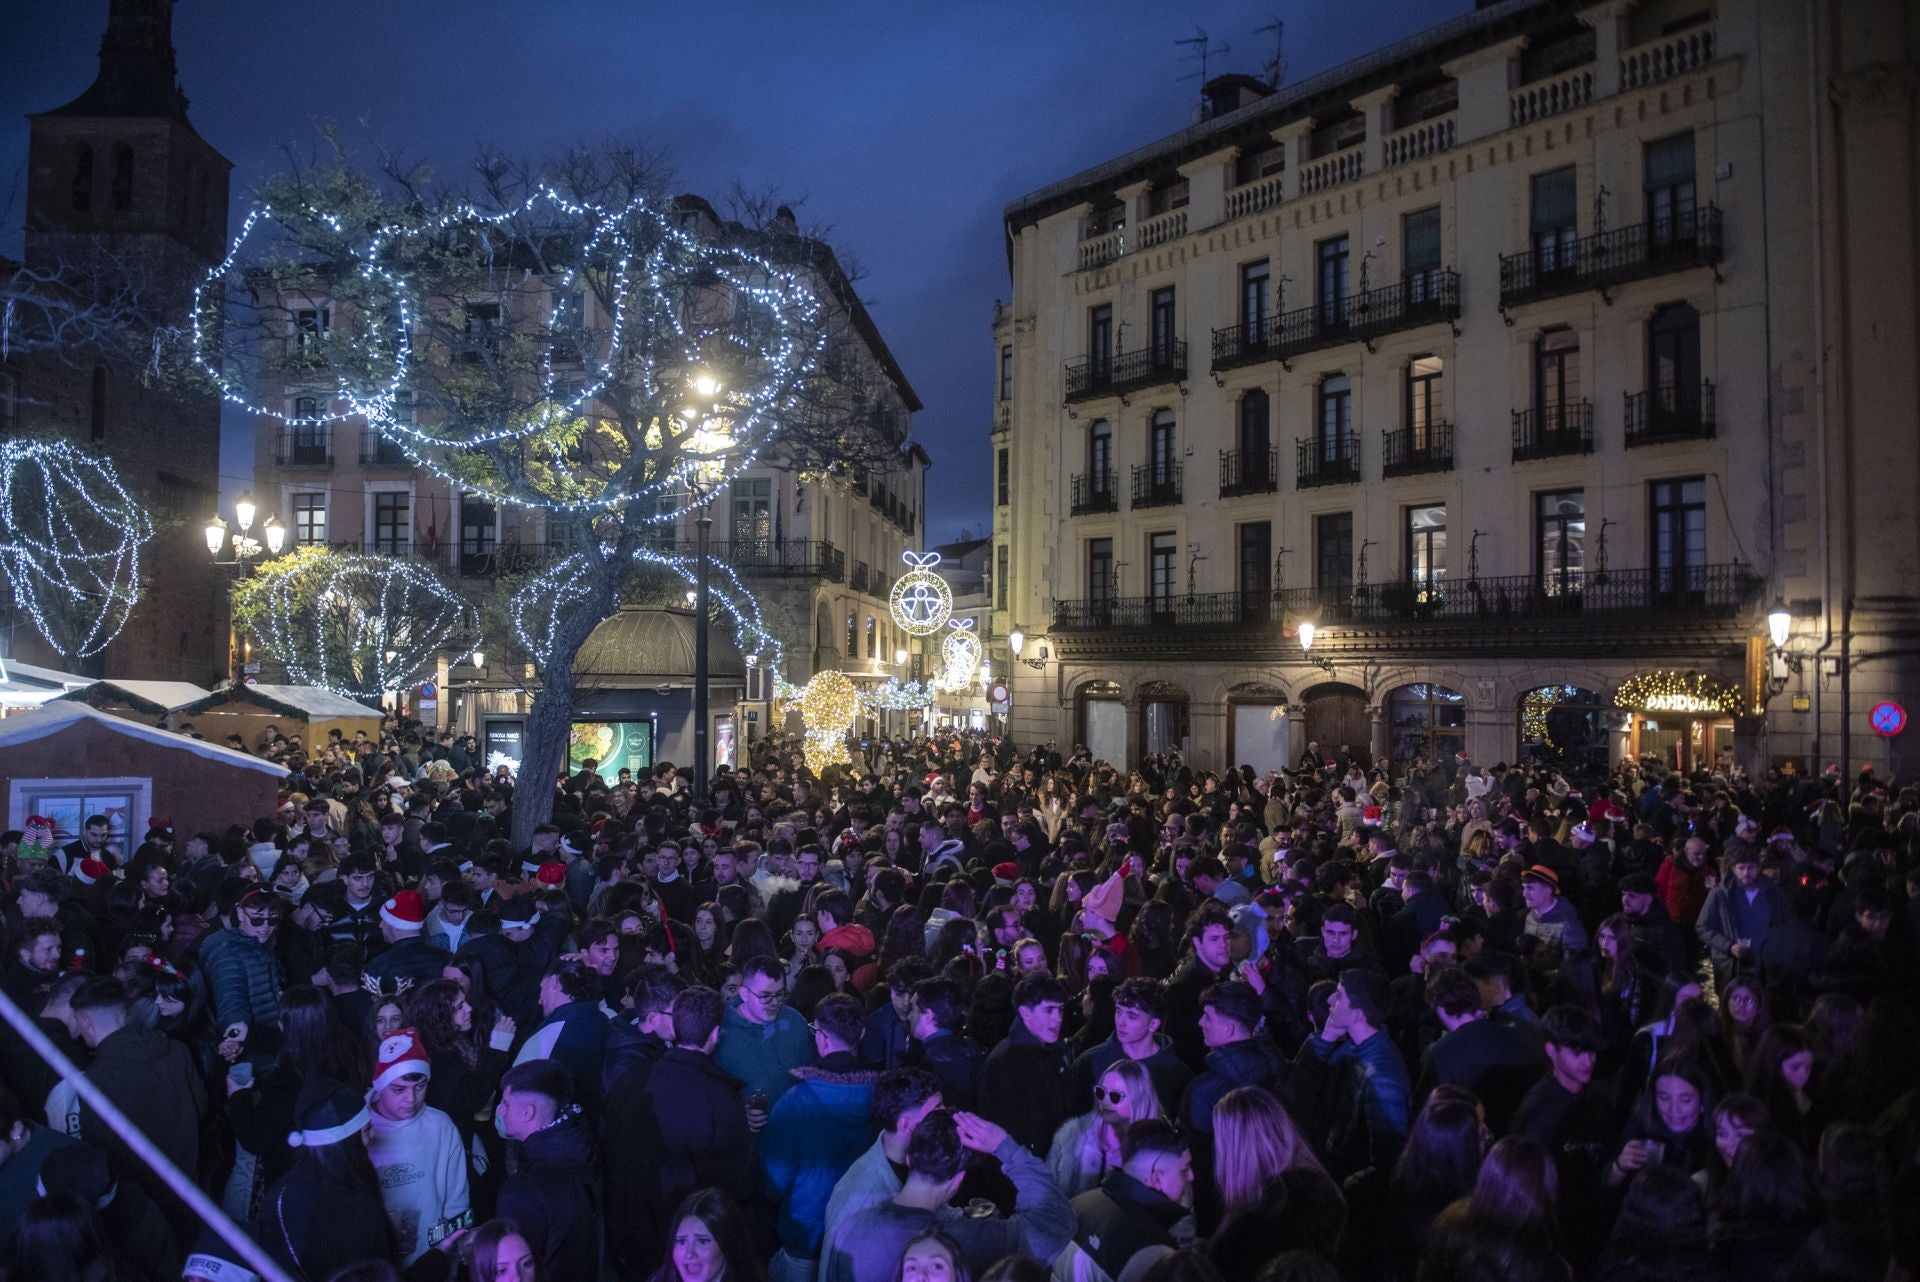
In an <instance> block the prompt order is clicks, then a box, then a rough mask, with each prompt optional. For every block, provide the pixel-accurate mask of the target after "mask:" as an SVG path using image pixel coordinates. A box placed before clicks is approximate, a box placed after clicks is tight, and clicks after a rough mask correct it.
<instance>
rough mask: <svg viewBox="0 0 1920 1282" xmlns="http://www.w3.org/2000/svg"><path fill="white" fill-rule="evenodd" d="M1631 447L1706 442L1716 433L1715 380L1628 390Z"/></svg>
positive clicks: (1628, 431)
mask: <svg viewBox="0 0 1920 1282" xmlns="http://www.w3.org/2000/svg"><path fill="white" fill-rule="evenodd" d="M1626 400H1627V418H1626V422H1627V448H1628V449H1632V448H1633V447H1634V446H1636V445H1660V444H1664V443H1665V442H1667V441H1703V440H1707V439H1709V438H1710V437H1712V436H1713V383H1712V382H1711V381H1702V382H1701V384H1700V386H1698V387H1695V386H1693V385H1692V384H1691V383H1689V384H1687V385H1685V386H1681V385H1678V384H1672V385H1669V386H1667V387H1655V388H1650V389H1649V390H1647V391H1644V392H1628V393H1626Z"/></svg>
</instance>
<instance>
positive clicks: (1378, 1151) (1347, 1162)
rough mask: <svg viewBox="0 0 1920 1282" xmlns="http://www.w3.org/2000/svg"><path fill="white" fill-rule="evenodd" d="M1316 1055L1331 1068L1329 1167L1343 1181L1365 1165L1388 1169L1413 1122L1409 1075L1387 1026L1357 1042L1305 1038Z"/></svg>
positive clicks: (1398, 1153)
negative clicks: (1332, 1041) (1386, 1028)
mask: <svg viewBox="0 0 1920 1282" xmlns="http://www.w3.org/2000/svg"><path fill="white" fill-rule="evenodd" d="M1307 1047H1308V1049H1309V1050H1310V1051H1311V1052H1312V1053H1313V1055H1314V1056H1315V1058H1317V1059H1319V1060H1321V1061H1322V1062H1324V1063H1325V1064H1326V1065H1327V1067H1328V1068H1329V1069H1330V1070H1332V1071H1333V1074H1334V1078H1333V1081H1332V1082H1331V1083H1330V1087H1329V1093H1328V1098H1327V1100H1326V1105H1327V1111H1328V1118H1327V1120H1328V1123H1329V1126H1328V1130H1327V1167H1328V1170H1329V1171H1331V1172H1332V1174H1333V1176H1334V1178H1335V1179H1341V1180H1344V1179H1346V1178H1347V1177H1348V1176H1351V1175H1355V1174H1358V1173H1359V1172H1361V1171H1365V1170H1368V1169H1369V1168H1378V1169H1379V1170H1382V1171H1390V1170H1392V1169H1393V1164H1394V1163H1395V1162H1396V1161H1398V1160H1399V1157H1400V1150H1401V1149H1403V1148H1405V1147H1406V1143H1407V1132H1408V1131H1409V1130H1410V1129H1411V1127H1412V1113H1413V1080H1412V1078H1411V1077H1410V1076H1409V1075H1408V1073H1407V1062H1406V1060H1404V1059H1402V1058H1401V1056H1400V1048H1399V1047H1397V1046H1395V1045H1394V1044H1393V1038H1391V1037H1389V1036H1388V1035H1387V1032H1386V1030H1385V1029H1380V1030H1377V1031H1376V1032H1375V1033H1374V1034H1373V1036H1371V1037H1369V1038H1367V1040H1366V1041H1364V1042H1360V1043H1358V1044H1356V1043H1355V1042H1354V1040H1353V1039H1352V1038H1351V1037H1348V1038H1345V1039H1343V1040H1341V1041H1340V1042H1338V1043H1330V1042H1328V1041H1326V1040H1325V1039H1323V1038H1322V1037H1321V1036H1320V1035H1319V1034H1318V1033H1316V1034H1314V1035H1313V1036H1312V1037H1309V1038H1308V1039H1307Z"/></svg>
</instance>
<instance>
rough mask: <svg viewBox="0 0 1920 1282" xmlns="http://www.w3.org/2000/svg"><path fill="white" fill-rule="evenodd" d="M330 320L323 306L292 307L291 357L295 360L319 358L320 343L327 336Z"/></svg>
mask: <svg viewBox="0 0 1920 1282" xmlns="http://www.w3.org/2000/svg"><path fill="white" fill-rule="evenodd" d="M330 320H331V318H330V317H329V316H328V314H327V308H326V307H324V306H320V307H296V308H295V309H294V312H293V358H294V359H295V360H296V361H315V360H318V359H319V358H320V344H321V343H322V342H323V341H324V340H325V339H326V337H327V327H328V324H329V322H330Z"/></svg>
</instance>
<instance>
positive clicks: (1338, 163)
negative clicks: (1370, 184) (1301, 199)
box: [1300, 143, 1365, 196]
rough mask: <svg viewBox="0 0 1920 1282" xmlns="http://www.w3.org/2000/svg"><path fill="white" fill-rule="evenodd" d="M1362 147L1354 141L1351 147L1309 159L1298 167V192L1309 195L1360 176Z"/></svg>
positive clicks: (1362, 158) (1362, 164)
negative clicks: (1316, 158) (1315, 158)
mask: <svg viewBox="0 0 1920 1282" xmlns="http://www.w3.org/2000/svg"><path fill="white" fill-rule="evenodd" d="M1362 151H1363V148H1362V146H1361V145H1360V144H1358V143H1356V144H1354V145H1353V146H1351V147H1345V148H1342V149H1341V150H1339V151H1336V152H1334V153H1332V154H1331V155H1326V156H1322V157H1320V159H1318V160H1313V161H1309V162H1307V163H1306V164H1304V165H1302V166H1301V167H1300V194H1301V195H1302V196H1311V195H1313V194H1314V193H1315V192H1317V191H1325V190H1326V189H1327V188H1329V187H1338V186H1339V185H1340V184H1341V183H1348V182H1352V181H1353V180H1354V179H1356V178H1358V177H1359V176H1360V171H1361V169H1362V168H1363V166H1364V164H1365V158H1364V156H1363V155H1362Z"/></svg>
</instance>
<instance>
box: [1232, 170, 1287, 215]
mask: <svg viewBox="0 0 1920 1282" xmlns="http://www.w3.org/2000/svg"><path fill="white" fill-rule="evenodd" d="M1281 177H1282V175H1280V174H1268V175H1267V176H1266V177H1265V178H1256V179H1254V180H1253V181H1252V182H1250V183H1242V184H1241V185H1240V186H1238V187H1235V188H1233V189H1232V190H1231V191H1229V192H1228V193H1227V218H1228V219H1229V220H1232V219H1235V218H1245V217H1246V216H1247V215H1248V214H1257V213H1259V212H1260V211H1261V210H1263V209H1265V208H1267V207H1268V206H1269V205H1277V204H1279V203H1280V195H1281V191H1280V179H1281Z"/></svg>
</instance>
